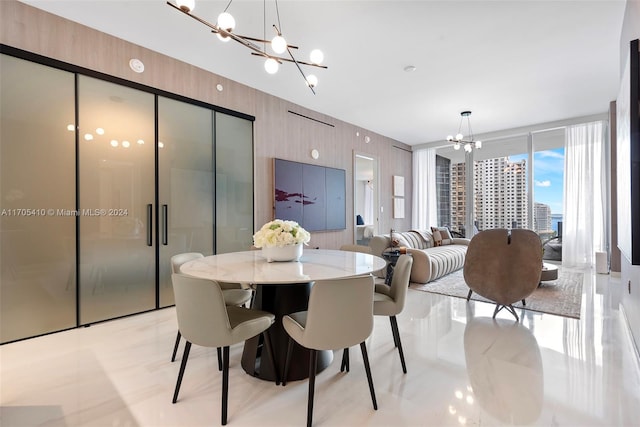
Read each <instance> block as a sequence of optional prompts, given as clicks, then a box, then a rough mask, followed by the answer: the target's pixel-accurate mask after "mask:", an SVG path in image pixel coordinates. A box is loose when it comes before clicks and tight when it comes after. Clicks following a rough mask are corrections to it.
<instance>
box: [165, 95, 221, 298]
mask: <svg viewBox="0 0 640 427" xmlns="http://www.w3.org/2000/svg"><path fill="white" fill-rule="evenodd" d="M213 114H214V112H213V111H212V110H210V109H208V108H202V107H199V106H196V105H192V104H187V103H184V102H180V101H176V100H172V99H168V98H162V97H158V140H159V142H161V143H162V144H161V145H160V144H159V149H158V186H159V187H158V194H159V197H160V199H159V200H160V203H159V205H160V206H159V208H160V212H159V220H158V221H159V223H158V225H159V245H160V266H159V267H160V307H166V306H169V305H172V304H173V303H174V300H173V289H172V286H171V262H170V260H171V257H172V256H173V255H176V254H179V253H183V252H200V253H202V254H204V255H211V254H212V253H213V189H214V182H213V180H214V177H213Z"/></svg>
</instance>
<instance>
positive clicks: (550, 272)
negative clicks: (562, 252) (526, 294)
mask: <svg viewBox="0 0 640 427" xmlns="http://www.w3.org/2000/svg"><path fill="white" fill-rule="evenodd" d="M557 278H558V266H557V265H555V264H550V263H546V262H543V263H542V273H540V284H539V285H538V286H540V285H542V282H547V281H550V280H556V279H557Z"/></svg>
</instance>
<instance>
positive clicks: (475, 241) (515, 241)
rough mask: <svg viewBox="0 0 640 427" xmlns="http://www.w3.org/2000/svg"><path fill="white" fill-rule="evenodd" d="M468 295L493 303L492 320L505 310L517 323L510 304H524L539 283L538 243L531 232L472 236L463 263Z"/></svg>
mask: <svg viewBox="0 0 640 427" xmlns="http://www.w3.org/2000/svg"><path fill="white" fill-rule="evenodd" d="M463 272H464V280H465V282H467V285H468V286H469V289H470V291H469V295H468V296H467V300H468V299H469V297H471V293H472V292H475V293H477V294H479V295H482V296H483V297H485V298H488V299H490V300H492V301H495V303H496V309H495V311H494V312H493V317H494V318H495V317H496V314H498V312H499V311H500V310H501V309H502V308H506V309H507V310H508V311H509V312H510V313H511V314H513V315H514V316H515V318H516V320H519V319H518V315H517V314H516V311H515V309H514V308H513V306H512V304H513V303H514V302H517V301H520V300H524V299H525V298H526V297H527V296H529V295H531V293H532V292H533V291H534V290H535V289H536V287H537V286H538V284H539V283H540V274H541V273H542V243H541V242H540V237H539V236H538V235H537V234H536V233H534V232H533V231H531V230H525V229H515V230H507V229H503V228H501V229H494V230H484V231H481V232H480V233H478V234H476V235H475V236H473V238H472V239H471V241H470V242H469V248H468V249H467V254H466V256H465V261H464V270H463Z"/></svg>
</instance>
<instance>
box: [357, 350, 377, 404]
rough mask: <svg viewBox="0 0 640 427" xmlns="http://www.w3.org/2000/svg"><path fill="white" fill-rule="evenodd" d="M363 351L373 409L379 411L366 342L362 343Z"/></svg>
mask: <svg viewBox="0 0 640 427" xmlns="http://www.w3.org/2000/svg"><path fill="white" fill-rule="evenodd" d="M360 350H361V351H362V360H364V370H365V371H366V372H367V381H369V392H370V393H371V402H372V403H373V409H375V410H376V411H377V410H378V402H377V401H376V391H375V390H374V389H373V378H372V377H371V366H369V356H368V355H367V346H366V345H365V343H364V341H362V342H361V343H360Z"/></svg>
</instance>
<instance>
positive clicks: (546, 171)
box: [509, 147, 564, 215]
mask: <svg viewBox="0 0 640 427" xmlns="http://www.w3.org/2000/svg"><path fill="white" fill-rule="evenodd" d="M528 157H529V156H527V155H526V154H518V155H515V156H509V161H512V162H518V161H521V160H522V159H528ZM533 167H534V171H533V174H534V186H533V192H534V201H535V202H538V203H544V204H545V205H549V207H550V208H551V213H552V214H553V215H562V212H563V192H564V147H560V148H556V149H553V150H544V151H536V152H535V153H534V154H533Z"/></svg>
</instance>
